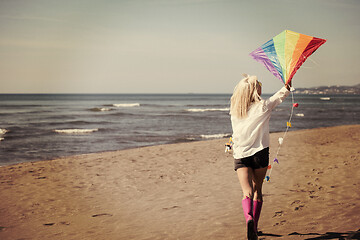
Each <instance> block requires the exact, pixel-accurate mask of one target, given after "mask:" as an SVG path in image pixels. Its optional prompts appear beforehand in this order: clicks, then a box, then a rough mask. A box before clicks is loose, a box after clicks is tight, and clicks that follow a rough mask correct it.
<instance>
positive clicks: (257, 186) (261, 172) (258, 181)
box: [252, 167, 267, 201]
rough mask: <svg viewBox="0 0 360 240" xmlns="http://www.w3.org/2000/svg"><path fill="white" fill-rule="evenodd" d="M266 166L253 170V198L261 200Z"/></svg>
mask: <svg viewBox="0 0 360 240" xmlns="http://www.w3.org/2000/svg"><path fill="white" fill-rule="evenodd" d="M266 171H267V167H264V168H259V169H255V170H254V177H253V182H252V184H253V189H254V200H258V201H262V200H263V197H262V185H263V182H264V178H265V175H266Z"/></svg>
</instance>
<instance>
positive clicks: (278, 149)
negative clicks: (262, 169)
mask: <svg viewBox="0 0 360 240" xmlns="http://www.w3.org/2000/svg"><path fill="white" fill-rule="evenodd" d="M291 102H292V104H291V112H290V117H289V120H288V123H287V124H286V130H285V132H284V135H283V137H282V141H283V140H284V139H285V137H286V133H287V132H288V131H289V128H290V126H291V119H292V117H293V113H294V107H295V106H294V104H295V102H294V93H293V91H291ZM278 144H279V145H278V148H277V151H276V154H275V158H274V162H273V164H270V166H271V165H272V166H271V168H270V171H269V174H268V175H267V176H268V178H267V181H269V179H270V176H271V172H272V170H273V168H274V165H275V164H274V163H275V161H277V163H279V162H278V160H277V156H278V154H279V152H280V149H281V145H282V142H281V143H280V142H279V143H278Z"/></svg>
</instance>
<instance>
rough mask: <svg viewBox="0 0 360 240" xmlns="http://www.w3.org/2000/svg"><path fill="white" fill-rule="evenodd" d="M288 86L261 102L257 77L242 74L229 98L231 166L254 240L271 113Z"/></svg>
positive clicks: (265, 165) (259, 210) (260, 202)
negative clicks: (242, 76) (231, 147)
mask: <svg viewBox="0 0 360 240" xmlns="http://www.w3.org/2000/svg"><path fill="white" fill-rule="evenodd" d="M290 86H291V85H290V84H288V85H285V86H284V87H283V88H281V89H280V90H279V91H278V92H277V93H275V94H274V95H273V96H272V97H270V98H269V99H267V100H263V99H262V98H261V97H260V95H261V83H260V82H259V81H258V80H257V77H256V76H249V75H247V74H244V79H242V80H241V81H240V82H239V83H238V84H237V86H236V87H235V89H234V93H233V95H232V97H231V105H230V115H231V124H232V129H233V135H232V140H233V154H234V159H235V160H234V165H235V171H236V172H237V175H238V178H239V181H240V185H241V188H242V191H243V200H242V206H243V210H244V215H245V220H246V225H247V235H248V239H257V224H258V221H259V218H260V212H261V207H262V203H263V198H262V191H261V189H262V184H263V181H264V178H265V175H266V170H267V166H268V164H269V120H270V116H271V112H272V110H273V109H274V108H275V107H276V106H277V105H279V104H280V103H281V102H282V101H283V100H284V99H285V98H286V97H287V96H288V95H289V93H290V91H289V90H290Z"/></svg>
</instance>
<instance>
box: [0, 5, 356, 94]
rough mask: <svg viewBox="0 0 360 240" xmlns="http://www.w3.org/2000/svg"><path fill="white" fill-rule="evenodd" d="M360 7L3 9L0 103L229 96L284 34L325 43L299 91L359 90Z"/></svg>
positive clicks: (270, 86) (273, 84)
mask: <svg viewBox="0 0 360 240" xmlns="http://www.w3.org/2000/svg"><path fill="white" fill-rule="evenodd" d="M359 12H360V1H358V0H302V1H299V0H271V1H269V0H257V1H242V0H62V1H58V0H56V1H54V0H0V93H231V92H232V91H233V88H234V86H235V85H236V84H237V82H238V81H239V80H241V78H242V74H243V73H248V74H251V75H257V76H258V78H259V80H260V81H261V82H262V84H263V92H264V93H272V92H275V91H276V90H277V89H279V88H280V87H281V86H282V83H281V82H280V80H278V79H277V78H275V77H274V76H273V75H272V74H271V73H270V72H268V71H267V70H266V69H265V67H264V66H263V65H261V64H260V63H258V62H256V61H255V60H253V59H252V58H251V57H250V56H249V53H250V52H252V51H253V50H254V49H256V48H258V47H259V46H261V45H262V44H263V43H265V42H266V41H268V40H270V39H271V38H273V37H274V36H275V35H277V34H279V33H280V32H282V31H283V30H285V29H288V30H292V31H295V32H299V33H302V34H306V35H310V36H315V37H319V38H324V39H327V42H326V43H325V44H324V45H322V46H321V47H320V48H319V49H318V50H317V51H316V52H315V53H314V54H313V55H311V56H310V57H309V58H308V59H307V61H306V62H305V63H304V64H303V65H302V67H301V68H300V69H299V70H298V71H297V73H296V74H295V76H294V78H293V86H294V87H295V88H297V87H299V88H300V87H316V86H324V85H325V86H330V85H355V84H358V83H360V78H359V77H360V67H359V66H360V60H359V59H360V47H359V40H360V14H359Z"/></svg>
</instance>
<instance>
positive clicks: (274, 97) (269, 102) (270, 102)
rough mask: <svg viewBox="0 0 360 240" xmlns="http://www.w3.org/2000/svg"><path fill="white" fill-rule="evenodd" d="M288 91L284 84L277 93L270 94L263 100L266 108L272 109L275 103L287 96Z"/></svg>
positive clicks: (277, 103) (280, 101)
mask: <svg viewBox="0 0 360 240" xmlns="http://www.w3.org/2000/svg"><path fill="white" fill-rule="evenodd" d="M289 94H290V91H289V90H287V88H286V87H285V86H284V87H282V88H281V89H280V90H279V91H278V92H277V93H275V94H274V95H272V96H271V97H270V98H269V99H267V100H266V101H265V106H266V108H267V109H268V110H270V111H271V110H273V109H274V108H275V107H276V106H277V105H279V104H280V103H282V102H283V100H284V99H285V98H286V97H287V96H289Z"/></svg>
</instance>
